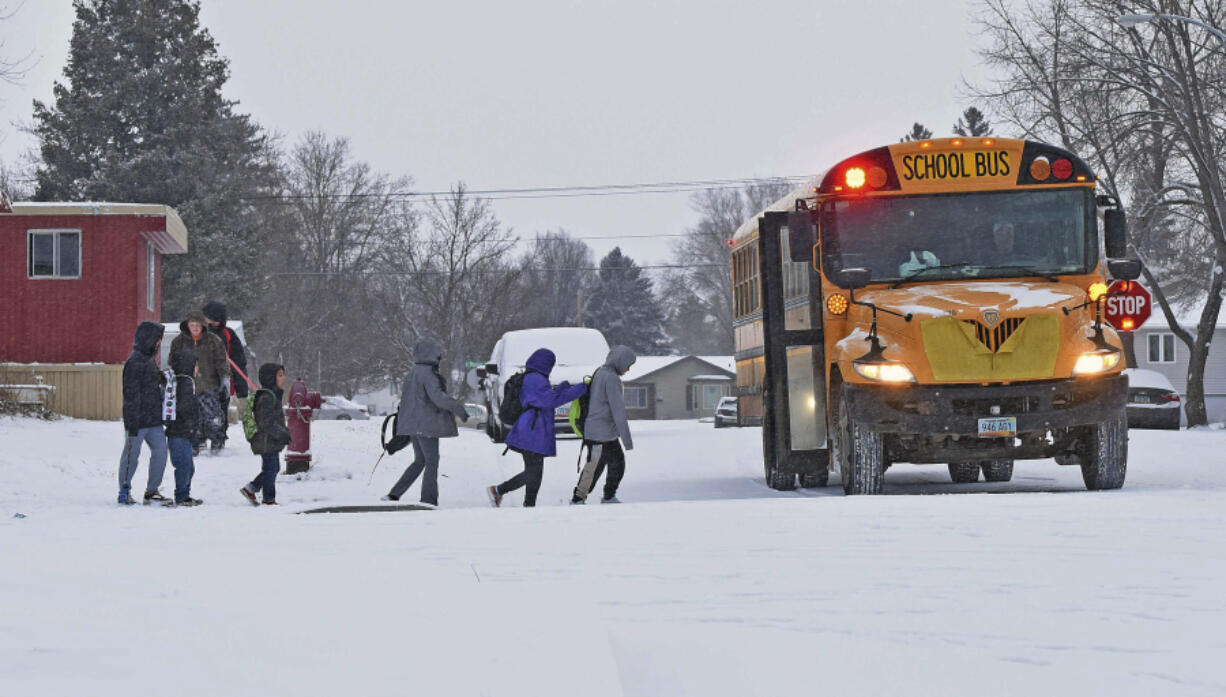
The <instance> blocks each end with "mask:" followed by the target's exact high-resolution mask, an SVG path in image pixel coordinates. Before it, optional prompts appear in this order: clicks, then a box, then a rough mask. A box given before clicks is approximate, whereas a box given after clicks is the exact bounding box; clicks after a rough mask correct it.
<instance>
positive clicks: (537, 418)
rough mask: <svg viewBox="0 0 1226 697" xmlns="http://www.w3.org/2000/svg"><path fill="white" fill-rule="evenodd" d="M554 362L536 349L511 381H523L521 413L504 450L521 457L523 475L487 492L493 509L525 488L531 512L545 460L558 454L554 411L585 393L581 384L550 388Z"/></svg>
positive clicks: (542, 350)
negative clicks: (504, 497)
mask: <svg viewBox="0 0 1226 697" xmlns="http://www.w3.org/2000/svg"><path fill="white" fill-rule="evenodd" d="M556 362H557V357H556V356H554V354H553V351H550V350H549V349H545V348H541V349H537V350H536V351H534V352H533V353H532V355H531V356H529V357H528V362H527V365H526V366H525V367H526V370H525V372H524V373H522V374H521V375H522V377H520V376H519V375H517V376H514V377H512V380H517V379H518V380H522V386H521V388H520V398H519V400H518V401H519V404H520V406H522V408H523V411H522V412H521V413H520V414H519V415H518V417H517V418H516V419H515V420H514V424H515V425H514V426H513V427H512V428H511V433H510V434H509V435H507V447H508V448H510V449H512V450H515V451H516V452H519V453H521V454H522V455H523V456H524V471H523V472H520V473H519V474H517V475H515V476H514V477H511V478H510V479H508V480H507V481H505V482H503V483H501V484H498V485H497V486H491V487H489V488H488V489H486V492H487V493H488V494H489V497H490V503H491V504H493V505H494V507H495V508H497V507H499V506H501V505H502V497H503V496H505V495H506V494H508V493H510V492H512V491H515V490H516V489H519V488H520V487H524V488H525V490H524V507H525V508H531V507H532V506H535V505H536V494H537V492H538V491H540V488H541V478H542V477H543V476H544V473H545V458H547V457H553V456H554V455H557V453H558V449H557V443H556V441H555V438H556V434H555V431H554V423H553V413H554V409H557V408H558V407H560V406H562V405H563V404H566V403H567V402H571V401H574V400H576V399H578V398H579V397H581V396H583V394H584V393H586V392H587V385H583V384H579V385H571V384H570V383H568V382H562V383H561V384H559V385H558V386H557V387H552V386H550V384H549V374H550V373H551V372H553V366H554V363H556ZM510 382H511V381H508V384H507V388H508V389H507V390H506V392H507V393H510V392H511V391H512V390H511V389H510V387H511V385H510ZM505 401H506V400H505V396H504V402H505ZM508 406H513V404H511V405H508Z"/></svg>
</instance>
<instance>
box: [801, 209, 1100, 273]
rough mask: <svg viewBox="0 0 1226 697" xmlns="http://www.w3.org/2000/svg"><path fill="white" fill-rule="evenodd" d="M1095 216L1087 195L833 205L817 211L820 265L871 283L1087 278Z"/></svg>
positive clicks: (1093, 261)
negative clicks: (856, 273)
mask: <svg viewBox="0 0 1226 697" xmlns="http://www.w3.org/2000/svg"><path fill="white" fill-rule="evenodd" d="M1094 212H1095V208H1094V201H1093V198H1092V193H1091V192H1090V191H1089V190H1088V189H1060V190H1054V191H1053V190H1048V191H1034V190H1027V191H1015V192H992V193H974V194H952V195H923V196H899V197H888V198H887V197H880V198H862V199H841V200H834V201H829V202H827V203H825V204H823V205H822V208H821V235H822V255H823V256H822V266H823V270H824V272H825V273H826V274H827V276H828V277H831V278H832V279H834V278H837V273H838V272H839V271H841V270H842V269H850V268H857V267H858V268H864V269H868V270H869V271H870V273H871V274H872V280H873V282H890V281H901V280H915V281H939V280H958V279H971V278H1003V277H1009V276H1025V275H1047V276H1056V275H1059V274H1076V273H1089V272H1090V271H1091V270H1093V268H1094V266H1095V264H1096V263H1097V256H1098V249H1097V245H1096V244H1095V239H1096V238H1095V237H1094V234H1095V233H1096V229H1095V218H1094Z"/></svg>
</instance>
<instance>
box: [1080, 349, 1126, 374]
mask: <svg viewBox="0 0 1226 697" xmlns="http://www.w3.org/2000/svg"><path fill="white" fill-rule="evenodd" d="M1119 363H1120V352H1119V351H1091V352H1090V353H1083V354H1081V355H1080V356H1079V357H1078V358H1077V363H1076V364H1075V365H1074V366H1073V375H1097V374H1099V373H1105V372H1107V371H1108V370H1111V369H1112V368H1114V367H1115V366H1117V365H1119Z"/></svg>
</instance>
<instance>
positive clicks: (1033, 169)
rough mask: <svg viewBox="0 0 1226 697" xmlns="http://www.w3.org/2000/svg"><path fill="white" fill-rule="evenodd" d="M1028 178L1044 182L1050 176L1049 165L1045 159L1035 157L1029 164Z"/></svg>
mask: <svg viewBox="0 0 1226 697" xmlns="http://www.w3.org/2000/svg"><path fill="white" fill-rule="evenodd" d="M1030 176H1031V177H1032V178H1033V179H1034V180H1035V181H1040V182H1041V181H1044V180H1046V179H1047V178H1048V177H1050V176H1051V163H1049V162H1048V161H1047V158H1046V157H1036V158H1034V160H1033V161H1031V163H1030Z"/></svg>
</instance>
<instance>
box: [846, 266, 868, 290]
mask: <svg viewBox="0 0 1226 697" xmlns="http://www.w3.org/2000/svg"><path fill="white" fill-rule="evenodd" d="M872 277H873V275H872V274H871V273H869V270H868V269H860V268H855V269H843V271H842V272H840V273H839V285H841V286H843V287H844V288H848V289H850V290H859V289H861V288H863V287H864V286H867V285H868V282H869V280H871V279H872Z"/></svg>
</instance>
